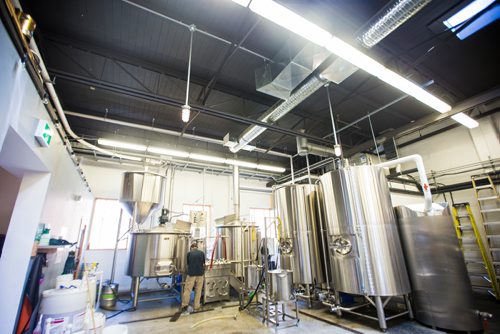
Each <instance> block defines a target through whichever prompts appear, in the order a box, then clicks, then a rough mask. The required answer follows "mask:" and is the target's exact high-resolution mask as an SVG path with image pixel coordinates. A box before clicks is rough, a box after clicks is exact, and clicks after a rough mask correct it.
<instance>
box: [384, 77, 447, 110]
mask: <svg viewBox="0 0 500 334" xmlns="http://www.w3.org/2000/svg"><path fill="white" fill-rule="evenodd" d="M377 77H378V78H379V79H380V80H382V81H384V82H386V83H388V84H389V85H391V86H393V87H395V88H398V89H399V90H401V91H403V92H405V93H406V94H408V95H410V96H413V97H414V98H415V99H417V100H419V101H420V102H422V103H423V104H426V105H428V106H429V107H431V108H432V109H434V110H436V111H438V112H440V113H444V112H447V111H449V110H451V106H450V105H449V104H447V103H445V102H444V101H442V100H440V99H438V98H437V97H435V96H434V95H432V94H431V93H429V92H428V91H426V90H425V89H423V88H421V87H419V86H418V85H416V84H414V83H413V82H411V81H410V80H408V79H405V78H403V77H402V76H401V75H399V74H397V73H396V72H394V71H391V70H390V69H388V68H385V69H384V70H383V71H382V72H381V73H380V74H379V75H377Z"/></svg>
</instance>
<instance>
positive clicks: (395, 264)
mask: <svg viewBox="0 0 500 334" xmlns="http://www.w3.org/2000/svg"><path fill="white" fill-rule="evenodd" d="M320 180H321V182H320V184H321V186H322V196H323V206H324V208H325V215H326V223H327V232H328V248H329V255H330V260H331V261H330V262H331V267H332V272H333V281H334V286H335V289H336V290H337V291H342V292H346V293H351V294H357V295H365V294H366V295H369V296H395V295H405V294H408V293H409V292H410V284H409V280H408V274H407V272H406V266H405V262H404V258H403V252H402V249H401V244H400V240H399V235H398V232H397V226H396V217H395V215H394V212H393V209H392V205H391V199H390V195H389V187H388V185H387V181H386V178H385V175H384V172H383V170H382V168H379V167H376V166H356V167H347V168H343V169H340V170H335V171H332V172H329V173H326V174H324V175H322V176H321V178H320Z"/></svg>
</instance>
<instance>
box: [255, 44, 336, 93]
mask: <svg viewBox="0 0 500 334" xmlns="http://www.w3.org/2000/svg"><path fill="white" fill-rule="evenodd" d="M328 54H329V53H328V51H326V50H325V49H324V48H321V47H319V46H317V45H315V44H313V43H308V44H306V45H305V46H304V47H303V48H302V49H300V50H299V51H298V52H297V51H296V48H295V47H294V46H293V45H291V44H290V42H288V43H287V44H286V45H285V47H283V48H282V49H281V50H280V51H279V52H278V54H277V55H276V56H275V57H274V58H273V59H272V61H271V62H268V63H266V64H265V65H264V66H262V67H260V68H258V69H257V70H255V86H256V88H257V91H259V92H261V93H265V94H268V95H271V96H274V97H277V98H280V99H283V100H286V99H288V98H289V97H290V94H291V93H292V91H293V90H294V89H295V88H296V87H297V86H298V85H299V84H300V83H301V82H302V81H304V80H305V79H306V78H307V77H308V76H309V75H310V74H311V73H312V72H313V71H314V70H315V69H316V68H317V67H318V66H319V65H320V64H321V63H322V62H323V61H324V60H325V59H326V57H327V56H328Z"/></svg>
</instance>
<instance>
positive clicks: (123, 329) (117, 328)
mask: <svg viewBox="0 0 500 334" xmlns="http://www.w3.org/2000/svg"><path fill="white" fill-rule="evenodd" d="M102 334H128V327H127V326H126V325H112V326H107V327H104V330H103V332H102Z"/></svg>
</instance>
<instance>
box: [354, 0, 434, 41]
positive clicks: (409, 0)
mask: <svg viewBox="0 0 500 334" xmlns="http://www.w3.org/2000/svg"><path fill="white" fill-rule="evenodd" d="M431 1H432V0H395V1H393V2H392V3H391V4H389V5H387V6H386V7H385V9H384V10H383V14H382V15H381V16H379V17H378V18H377V19H375V20H374V21H373V22H372V23H371V24H370V26H369V27H368V28H367V29H366V30H365V32H363V33H362V34H361V36H360V37H359V40H360V41H361V43H362V44H363V46H364V47H366V48H371V47H373V46H374V45H376V44H377V43H378V42H380V41H381V40H382V39H384V38H385V37H386V36H387V35H389V34H390V33H392V32H393V31H394V30H396V29H397V28H398V27H399V26H401V25H402V24H403V23H405V22H406V21H408V20H409V19H410V18H411V17H413V16H414V15H415V14H417V13H418V12H419V11H420V10H421V9H422V8H424V7H425V6H426V5H427V4H429V3H430V2H431Z"/></svg>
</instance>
